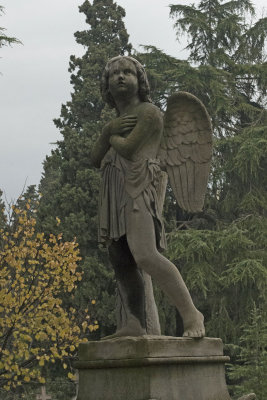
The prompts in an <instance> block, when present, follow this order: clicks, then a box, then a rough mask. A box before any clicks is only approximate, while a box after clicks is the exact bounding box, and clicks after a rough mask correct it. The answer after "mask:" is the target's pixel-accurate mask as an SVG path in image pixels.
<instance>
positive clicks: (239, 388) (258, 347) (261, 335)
mask: <svg viewBox="0 0 267 400" xmlns="http://www.w3.org/2000/svg"><path fill="white" fill-rule="evenodd" d="M248 322H249V323H248V324H246V326H244V330H243V334H242V336H241V338H240V346H241V347H240V349H239V357H238V364H237V365H232V366H231V369H230V372H229V376H230V378H231V380H232V381H233V382H237V383H236V385H235V392H236V394H237V396H239V395H243V394H244V393H249V392H251V391H252V390H255V391H256V389H257V398H259V399H264V398H265V397H266V393H267V382H266V373H267V360H266V358H267V352H266V339H267V321H266V309H265V310H259V309H257V308H256V307H255V306H254V308H253V309H252V311H251V313H250V318H249V321H248Z"/></svg>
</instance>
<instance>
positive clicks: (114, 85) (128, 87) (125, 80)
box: [109, 58, 139, 101]
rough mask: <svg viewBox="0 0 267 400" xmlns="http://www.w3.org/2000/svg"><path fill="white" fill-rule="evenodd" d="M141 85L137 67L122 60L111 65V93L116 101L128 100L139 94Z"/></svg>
mask: <svg viewBox="0 0 267 400" xmlns="http://www.w3.org/2000/svg"><path fill="white" fill-rule="evenodd" d="M138 89H139V84H138V79H137V72H136V68H135V65H134V64H133V63H132V62H131V61H129V60H127V59H123V58H122V59H120V60H118V61H115V62H114V63H112V64H111V66H110V70H109V91H110V93H111V95H112V97H113V98H114V100H115V101H116V99H123V98H125V99H127V98H131V97H133V96H136V95H137V94H138Z"/></svg>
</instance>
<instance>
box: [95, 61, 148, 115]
mask: <svg viewBox="0 0 267 400" xmlns="http://www.w3.org/2000/svg"><path fill="white" fill-rule="evenodd" d="M120 60H127V61H130V62H131V63H132V64H133V65H134V67H135V69H136V74H137V80H138V86H139V88H138V94H139V98H140V100H141V101H142V102H148V103H151V102H152V100H151V98H150V88H149V83H148V79H147V75H146V71H145V69H144V67H143V66H142V64H140V62H139V61H137V60H136V59H135V58H133V57H130V56H117V57H113V58H111V59H110V60H109V61H108V62H107V64H106V67H105V69H104V72H103V75H102V79H101V94H102V98H103V100H104V101H105V102H106V103H108V104H109V105H110V107H111V108H116V104H115V101H114V99H113V97H112V95H111V93H110V91H109V71H110V68H111V65H112V64H113V63H114V62H117V61H120Z"/></svg>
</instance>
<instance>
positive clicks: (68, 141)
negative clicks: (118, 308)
mask: <svg viewBox="0 0 267 400" xmlns="http://www.w3.org/2000/svg"><path fill="white" fill-rule="evenodd" d="M79 10H80V12H82V13H84V14H85V16H86V22H87V23H88V24H89V28H88V30H86V31H82V32H76V33H75V37H76V40H77V42H78V43H79V44H81V45H82V46H84V47H85V50H86V51H85V54H84V55H83V56H82V57H75V56H71V57H70V65H69V72H70V73H71V84H72V86H73V92H72V94H71V100H70V101H68V102H67V103H66V104H65V105H63V106H62V109H61V115H60V118H58V119H56V120H55V121H54V122H55V124H56V126H57V128H58V129H59V130H60V132H61V134H62V136H63V138H62V140H61V141H59V142H58V143H57V147H56V149H54V150H53V151H52V154H51V155H50V156H48V157H47V158H46V160H45V162H44V174H43V177H42V180H41V184H40V192H41V195H42V197H41V201H40V207H39V213H38V217H39V223H40V225H41V227H42V229H43V230H44V231H56V232H57V231H63V233H64V238H65V239H66V240H68V238H69V239H70V240H71V239H72V238H73V237H77V242H78V243H79V247H80V251H81V254H82V257H83V266H82V268H83V270H84V272H85V278H84V280H83V281H84V283H83V284H82V285H83V286H82V287H81V288H80V297H79V299H76V300H77V301H79V302H80V303H81V304H83V305H86V304H85V303H90V304H91V301H92V300H96V302H97V305H98V307H97V319H98V320H99V321H100V322H101V325H100V330H99V333H97V334H98V335H99V334H100V333H101V334H103V333H109V331H112V329H114V315H113V314H114V312H113V309H114V293H115V286H114V280H113V272H112V271H111V270H109V269H107V266H106V264H107V254H106V252H105V251H104V250H101V249H99V247H98V244H97V209H98V188H99V183H100V177H99V173H98V172H96V171H95V170H94V169H93V168H92V167H91V163H90V152H91V148H92V143H93V142H94V141H95V140H96V137H97V135H99V134H100V132H101V128H102V126H103V124H104V123H105V121H106V120H107V118H110V117H111V115H113V114H112V113H111V111H110V110H108V109H107V108H106V107H105V105H104V103H103V101H102V99H101V95H100V88H99V85H100V78H101V75H102V72H103V70H104V67H105V64H106V62H107V60H108V59H109V58H111V57H114V56H117V55H119V54H121V55H123V54H128V53H129V52H130V51H131V45H130V44H129V43H128V34H127V32H126V29H125V27H124V23H123V17H124V16H125V12H124V10H123V8H122V7H120V6H118V5H117V4H116V3H114V2H113V0H94V1H93V2H92V3H90V2H89V1H87V0H86V1H85V2H84V3H83V4H82V5H81V6H80V7H79ZM56 217H57V218H59V219H60V221H61V223H60V225H58V226H57V222H56ZM104 264H105V265H104ZM87 293H90V298H89V297H88V294H87Z"/></svg>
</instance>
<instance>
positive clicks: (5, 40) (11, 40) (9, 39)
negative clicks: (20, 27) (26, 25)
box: [0, 6, 21, 48]
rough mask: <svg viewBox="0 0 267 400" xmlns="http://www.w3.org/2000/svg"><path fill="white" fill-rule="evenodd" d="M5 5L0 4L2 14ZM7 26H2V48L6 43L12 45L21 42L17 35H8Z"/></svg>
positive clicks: (0, 35) (0, 30)
mask: <svg viewBox="0 0 267 400" xmlns="http://www.w3.org/2000/svg"><path fill="white" fill-rule="evenodd" d="M3 12H4V7H2V6H0V15H1V14H3ZM4 31H5V28H2V27H0V48H1V47H3V46H6V45H11V44H12V43H17V44H18V43H21V41H20V40H18V39H16V38H15V37H10V36H7V35H6V34H5V33H4Z"/></svg>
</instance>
